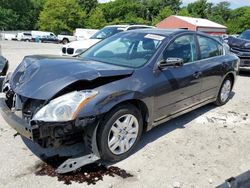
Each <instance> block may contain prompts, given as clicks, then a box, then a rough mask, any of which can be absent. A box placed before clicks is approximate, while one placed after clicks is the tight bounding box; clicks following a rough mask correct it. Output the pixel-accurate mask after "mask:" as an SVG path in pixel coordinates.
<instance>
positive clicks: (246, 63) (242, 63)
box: [240, 59, 250, 67]
mask: <svg viewBox="0 0 250 188" xmlns="http://www.w3.org/2000/svg"><path fill="white" fill-rule="evenodd" d="M240 66H241V67H250V60H249V59H241V60H240Z"/></svg>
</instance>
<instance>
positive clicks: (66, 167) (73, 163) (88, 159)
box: [56, 153, 100, 174]
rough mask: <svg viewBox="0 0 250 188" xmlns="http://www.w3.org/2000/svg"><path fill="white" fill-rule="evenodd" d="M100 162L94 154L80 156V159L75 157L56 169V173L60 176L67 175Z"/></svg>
mask: <svg viewBox="0 0 250 188" xmlns="http://www.w3.org/2000/svg"><path fill="white" fill-rule="evenodd" d="M98 161H100V157H98V156H96V155H95V154H93V153H91V154H88V155H83V156H79V157H73V158H70V159H67V160H66V161H65V162H63V163H62V164H61V165H60V166H59V167H58V168H57V169H56V172H57V173H59V174H65V173H68V172H72V171H74V170H77V169H79V168H80V167H83V166H85V165H88V164H91V163H95V162H98Z"/></svg>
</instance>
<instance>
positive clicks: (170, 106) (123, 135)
mask: <svg viewBox="0 0 250 188" xmlns="http://www.w3.org/2000/svg"><path fill="white" fill-rule="evenodd" d="M238 64H239V59H238V57H237V56H236V55H234V54H233V53H230V52H228V51H226V50H224V47H223V45H222V44H221V43H219V42H218V41H217V40H215V39H213V38H212V37H210V36H208V35H205V34H202V33H196V32H195V31H187V30H159V29H144V30H134V31H127V32H121V33H119V34H116V35H114V36H112V37H109V38H107V39H105V40H103V41H101V42H99V43H98V44H96V45H94V46H93V47H91V48H90V49H88V50H87V51H85V52H84V53H82V54H81V55H79V57H77V58H73V57H61V56H45V55H33V56H27V57H25V58H24V60H23V61H22V62H21V64H20V65H19V66H18V67H17V69H16V70H15V71H14V72H13V74H12V75H10V76H8V78H6V79H5V81H4V88H3V92H4V93H5V96H4V97H1V98H0V111H1V114H2V116H3V118H4V119H5V120H6V121H7V122H8V123H9V125H10V126H11V127H13V128H14V129H15V130H16V131H17V132H18V133H19V134H21V135H22V136H23V137H25V138H26V139H29V140H31V142H33V143H36V144H38V145H40V147H43V148H52V149H55V150H56V149H57V148H59V147H66V146H69V145H72V144H76V143H82V144H83V145H85V148H86V151H87V152H88V153H87V154H84V155H83V154H82V153H78V154H77V155H75V156H71V157H72V158H70V159H67V160H66V161H65V162H64V163H63V164H62V165H60V166H59V168H58V169H57V172H58V173H66V172H69V171H72V170H76V169H77V168H79V167H81V166H83V165H86V164H89V163H93V162H96V161H111V162H115V161H120V160H122V159H125V158H126V157H128V156H129V155H131V154H132V153H133V151H134V149H135V147H136V146H137V145H138V143H139V140H140V137H141V135H142V132H143V130H146V131H148V130H150V129H152V128H153V127H155V126H157V125H159V124H162V123H163V122H166V121H168V120H170V119H172V118H175V117H177V116H180V115H182V114H184V113H187V112H189V111H192V110H194V109H196V108H199V107H201V106H203V105H205V104H208V103H212V102H213V103H215V104H216V105H218V106H220V105H224V104H226V103H227V102H228V100H229V99H230V93H231V90H232V88H233V85H234V83H235V80H236V75H237V71H238ZM82 147H84V146H82Z"/></svg>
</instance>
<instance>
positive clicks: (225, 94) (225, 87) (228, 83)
mask: <svg viewBox="0 0 250 188" xmlns="http://www.w3.org/2000/svg"><path fill="white" fill-rule="evenodd" d="M232 86H233V81H232V79H231V78H230V77H226V78H225V79H224V81H223V83H222V85H221V88H220V91H219V93H218V96H217V99H216V101H215V105H217V106H222V105H224V104H226V103H227V102H228V101H229V98H230V93H231V91H232Z"/></svg>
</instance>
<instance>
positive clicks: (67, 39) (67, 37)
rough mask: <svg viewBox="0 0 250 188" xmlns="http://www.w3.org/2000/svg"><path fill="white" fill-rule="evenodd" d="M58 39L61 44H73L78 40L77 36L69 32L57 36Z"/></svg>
mask: <svg viewBox="0 0 250 188" xmlns="http://www.w3.org/2000/svg"><path fill="white" fill-rule="evenodd" d="M57 38H58V40H59V42H60V43H63V44H67V43H69V42H73V41H75V40H76V36H72V35H71V34H69V33H68V32H62V33H60V34H59V35H57Z"/></svg>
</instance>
